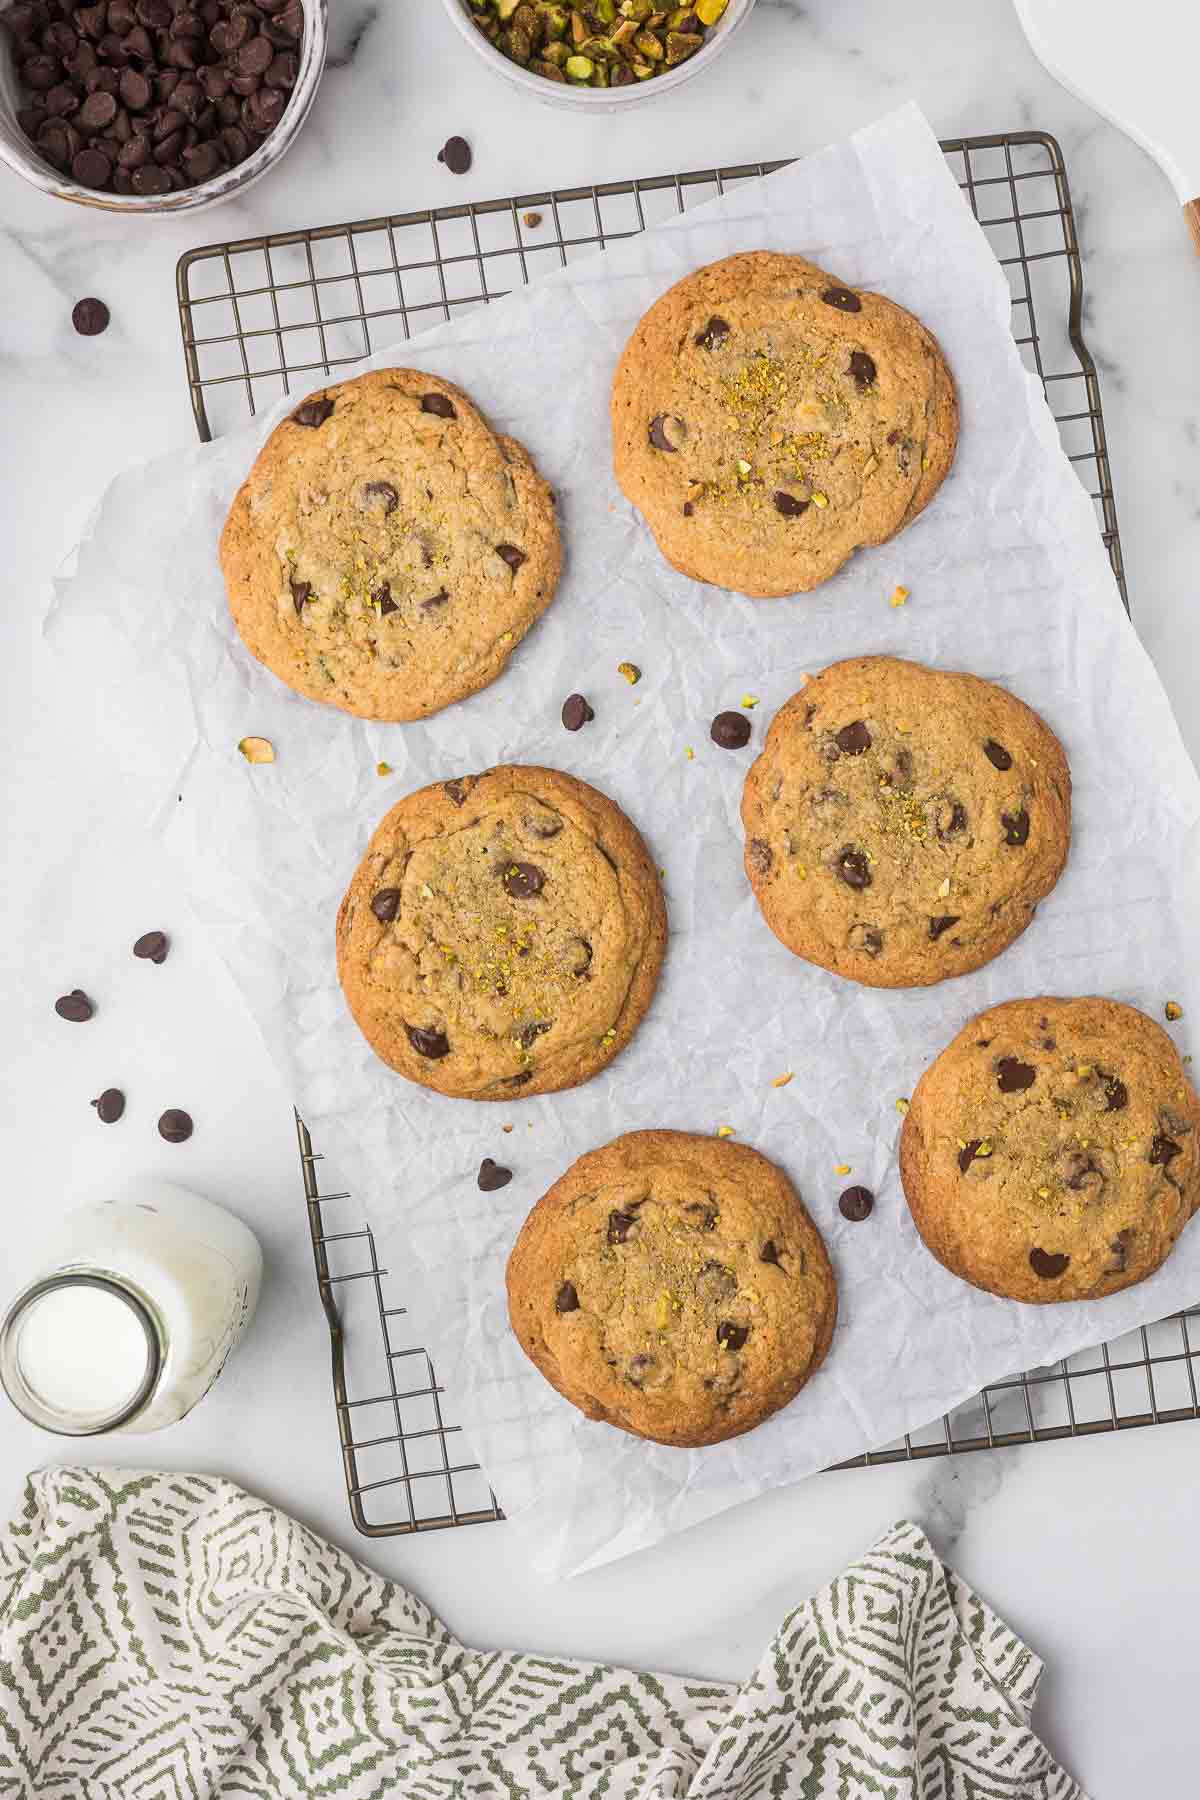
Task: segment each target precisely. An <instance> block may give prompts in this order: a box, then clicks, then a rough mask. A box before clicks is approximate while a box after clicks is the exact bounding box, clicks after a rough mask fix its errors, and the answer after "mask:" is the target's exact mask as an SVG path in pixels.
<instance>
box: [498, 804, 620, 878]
mask: <svg viewBox="0 0 1200 1800" xmlns="http://www.w3.org/2000/svg"><path fill="white" fill-rule="evenodd" d="M521 823H522V825H523V826H524V827H525V829H526V831H530V832H532V833H533V835H534V837H540V838H556V837H557V836H558V834H559V832H560V831H561V830H562V828H563V822H562V819H561V817H560V815H559V814H558V813H556V812H553V811H552V810H551V809H550V807H546V808H545V809H544V810H541V811H538V812H536V813H535V812H527V813H525V814H524V815H523V816H522V819H521ZM596 848H597V850H599V852H600V854H601V856H602V857H603V858H604V860H605V862H608V863H612V866H613V868H614V869H615V868H616V866H617V865H616V863H615V862H613V859H612V857H611V856H610V855H609V854H608V851H607V850H606V849H605V848H604V845H603V844H600V843H598V844H597V845H596Z"/></svg>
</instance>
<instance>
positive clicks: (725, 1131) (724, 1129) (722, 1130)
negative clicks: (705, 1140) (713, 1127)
mask: <svg viewBox="0 0 1200 1800" xmlns="http://www.w3.org/2000/svg"><path fill="white" fill-rule="evenodd" d="M733 1135H734V1130H733V1126H732V1125H718V1126H717V1136H718V1137H719V1138H727V1137H733Z"/></svg>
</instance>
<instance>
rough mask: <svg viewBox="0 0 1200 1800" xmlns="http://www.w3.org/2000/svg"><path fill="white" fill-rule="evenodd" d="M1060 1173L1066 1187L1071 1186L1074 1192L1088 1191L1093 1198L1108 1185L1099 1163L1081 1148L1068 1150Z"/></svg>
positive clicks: (1061, 1164)
mask: <svg viewBox="0 0 1200 1800" xmlns="http://www.w3.org/2000/svg"><path fill="white" fill-rule="evenodd" d="M1059 1174H1060V1175H1061V1177H1062V1183H1063V1186H1064V1187H1068V1188H1070V1189H1071V1191H1072V1192H1073V1193H1082V1192H1084V1191H1086V1192H1087V1193H1089V1194H1091V1196H1092V1197H1093V1199H1094V1198H1096V1196H1098V1195H1099V1194H1101V1193H1102V1192H1103V1191H1104V1188H1105V1187H1106V1186H1107V1185H1108V1184H1107V1181H1106V1179H1105V1175H1104V1171H1103V1169H1102V1168H1101V1167H1100V1165H1099V1163H1097V1162H1095V1161H1093V1159H1092V1158H1091V1157H1090V1156H1085V1155H1084V1154H1083V1152H1082V1151H1081V1150H1071V1151H1068V1153H1067V1155H1066V1156H1065V1158H1063V1159H1062V1161H1061V1163H1060V1166H1059Z"/></svg>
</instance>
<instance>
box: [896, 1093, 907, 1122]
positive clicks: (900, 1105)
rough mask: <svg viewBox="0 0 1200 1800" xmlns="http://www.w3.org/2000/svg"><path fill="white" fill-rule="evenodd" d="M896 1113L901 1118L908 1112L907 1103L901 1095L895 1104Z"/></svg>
mask: <svg viewBox="0 0 1200 1800" xmlns="http://www.w3.org/2000/svg"><path fill="white" fill-rule="evenodd" d="M896 1111H897V1112H898V1113H899V1114H900V1117H901V1118H903V1117H904V1115H905V1113H906V1112H907V1111H908V1101H907V1100H906V1099H905V1098H904V1096H903V1095H901V1097H900V1099H899V1100H897V1102H896Z"/></svg>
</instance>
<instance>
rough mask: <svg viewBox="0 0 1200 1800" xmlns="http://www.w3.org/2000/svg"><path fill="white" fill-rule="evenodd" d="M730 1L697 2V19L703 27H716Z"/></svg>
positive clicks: (711, 0)
mask: <svg viewBox="0 0 1200 1800" xmlns="http://www.w3.org/2000/svg"><path fill="white" fill-rule="evenodd" d="M728 5H729V0H696V17H697V18H698V19H699V21H700V23H701V24H702V25H715V24H716V22H717V20H718V19H719V18H720V17H721V14H722V13H723V12H724V11H725V8H726V7H727V6H728Z"/></svg>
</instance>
